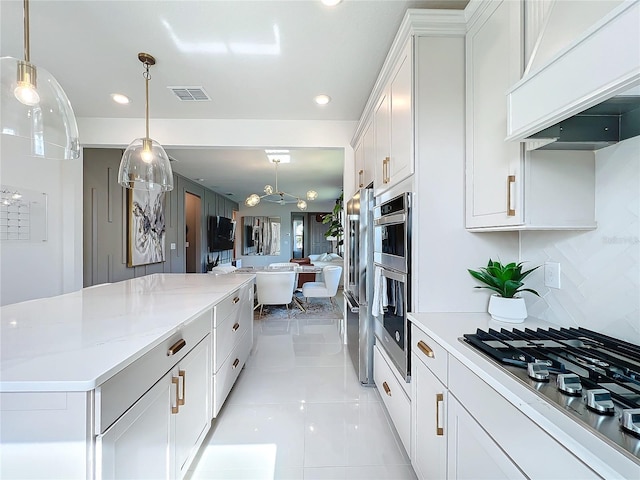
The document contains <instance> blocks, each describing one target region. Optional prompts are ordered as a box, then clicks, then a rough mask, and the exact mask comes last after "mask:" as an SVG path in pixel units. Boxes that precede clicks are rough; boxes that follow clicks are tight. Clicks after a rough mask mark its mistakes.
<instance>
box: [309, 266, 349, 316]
mask: <svg viewBox="0 0 640 480" xmlns="http://www.w3.org/2000/svg"><path fill="white" fill-rule="evenodd" d="M340 275H342V267H340V266H337V265H327V266H326V267H324V268H323V269H322V277H323V281H322V282H306V283H304V284H302V296H303V297H305V299H306V302H307V304H308V303H309V298H311V297H318V298H328V299H329V301H330V302H331V304H332V305H334V307H335V303H334V301H333V297H335V295H336V292H337V291H338V285H339V284H340Z"/></svg>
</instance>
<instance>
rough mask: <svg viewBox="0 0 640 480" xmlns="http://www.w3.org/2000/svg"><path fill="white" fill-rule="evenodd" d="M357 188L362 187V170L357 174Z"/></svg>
mask: <svg viewBox="0 0 640 480" xmlns="http://www.w3.org/2000/svg"><path fill="white" fill-rule="evenodd" d="M358 186H359V187H360V188H362V187H364V170H360V171H359V172H358Z"/></svg>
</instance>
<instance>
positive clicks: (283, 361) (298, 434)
mask: <svg viewBox="0 0 640 480" xmlns="http://www.w3.org/2000/svg"><path fill="white" fill-rule="evenodd" d="M337 322H338V320H335V319H332V320H297V319H292V320H291V321H290V322H289V321H278V320H268V321H256V322H255V324H254V328H255V329H254V348H253V350H252V352H251V356H250V358H249V360H248V361H247V364H246V366H245V368H244V370H243V371H242V373H241V374H240V377H239V378H238V381H237V383H236V385H235V387H234V389H233V390H232V392H231V394H230V395H229V398H228V399H227V401H226V403H225V406H224V407H223V409H222V411H221V412H220V415H219V416H218V418H217V420H215V421H214V424H213V426H212V428H211V431H210V432H209V435H208V437H207V438H206V439H205V442H204V444H203V446H202V448H201V449H200V453H199V456H198V458H196V460H195V461H194V463H193V465H192V466H191V470H190V472H189V475H188V476H190V478H191V479H192V480H195V479H252V480H253V479H305V480H307V479H310V480H311V479H318V480H320V479H371V480H372V479H415V474H414V472H413V470H412V469H411V465H410V461H409V458H408V457H407V455H406V453H405V451H404V449H403V447H402V445H401V444H400V441H399V439H398V438H397V435H396V434H395V432H394V430H393V427H392V426H391V425H390V424H389V420H388V417H387V416H386V414H385V411H384V410H383V409H384V407H383V405H382V403H381V400H380V396H379V395H378V393H377V391H376V390H375V389H374V388H367V387H362V386H361V385H360V383H359V382H358V380H357V377H356V374H355V371H354V368H353V366H352V364H351V360H350V358H349V356H348V353H347V352H346V349H345V348H344V346H343V345H342V342H341V340H340V337H339V334H338V328H337Z"/></svg>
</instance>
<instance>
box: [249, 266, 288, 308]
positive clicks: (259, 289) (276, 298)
mask: <svg viewBox="0 0 640 480" xmlns="http://www.w3.org/2000/svg"><path fill="white" fill-rule="evenodd" d="M295 282H296V272H295V271H293V270H290V271H287V270H284V271H282V270H273V271H269V270H262V271H259V272H256V295H257V297H258V305H260V315H259V317H258V318H260V317H262V307H264V305H286V307H287V316H288V317H291V314H290V312H289V304H290V303H291V301H292V300H293V289H294V286H295Z"/></svg>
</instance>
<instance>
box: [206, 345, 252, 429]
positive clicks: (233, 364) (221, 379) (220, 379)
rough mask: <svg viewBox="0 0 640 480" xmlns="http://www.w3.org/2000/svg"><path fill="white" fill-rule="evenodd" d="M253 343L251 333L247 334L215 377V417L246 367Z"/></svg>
mask: <svg viewBox="0 0 640 480" xmlns="http://www.w3.org/2000/svg"><path fill="white" fill-rule="evenodd" d="M252 343H253V336H252V335H251V332H246V333H245V334H244V335H243V337H242V338H241V339H240V342H239V343H238V345H236V348H234V349H233V351H232V352H231V355H229V357H227V360H226V361H225V362H224V363H223V364H222V366H221V367H220V369H219V370H218V371H217V372H216V373H215V375H213V416H214V418H215V417H216V416H217V415H218V412H219V411H220V409H221V408H222V404H223V403H224V401H225V399H226V398H227V395H229V392H230V391H231V388H232V387H233V384H234V383H235V381H236V379H237V378H238V375H240V371H241V370H242V367H243V366H244V364H245V362H246V361H247V358H249V352H250V351H251V346H252Z"/></svg>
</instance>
